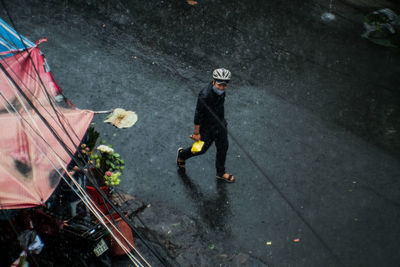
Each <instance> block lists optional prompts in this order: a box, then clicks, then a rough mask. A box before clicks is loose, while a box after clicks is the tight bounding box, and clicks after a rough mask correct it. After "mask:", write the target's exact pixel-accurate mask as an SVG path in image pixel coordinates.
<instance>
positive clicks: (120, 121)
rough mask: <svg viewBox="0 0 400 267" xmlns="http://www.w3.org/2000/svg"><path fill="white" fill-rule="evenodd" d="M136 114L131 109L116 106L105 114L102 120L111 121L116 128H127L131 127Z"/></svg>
mask: <svg viewBox="0 0 400 267" xmlns="http://www.w3.org/2000/svg"><path fill="white" fill-rule="evenodd" d="M137 120H138V116H137V115H136V113H135V112H133V111H127V110H125V109H123V108H116V109H114V111H113V112H112V113H111V114H110V115H108V116H107V118H106V119H105V121H104V122H106V123H111V124H112V125H114V126H115V127H117V128H129V127H132V126H133V125H134V124H135V123H136V121H137Z"/></svg>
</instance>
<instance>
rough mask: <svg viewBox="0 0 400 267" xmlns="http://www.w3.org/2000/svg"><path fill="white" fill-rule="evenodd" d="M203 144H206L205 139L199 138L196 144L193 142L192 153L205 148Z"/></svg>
mask: <svg viewBox="0 0 400 267" xmlns="http://www.w3.org/2000/svg"><path fill="white" fill-rule="evenodd" d="M203 146H204V141H201V140H199V141H197V142H194V144H193V146H192V150H191V151H192V153H198V152H200V151H201V149H202V148H203Z"/></svg>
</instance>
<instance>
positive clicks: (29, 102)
mask: <svg viewBox="0 0 400 267" xmlns="http://www.w3.org/2000/svg"><path fill="white" fill-rule="evenodd" d="M2 4H3V6H4V8H5V10H6V12H7V14H8V17H9V19H10V21H11V23H12V24H13V26H14V27H15V24H14V23H13V21H12V19H11V17H10V14H9V12H8V9H7V8H6V6H5V4H4V0H2ZM31 60H32V59H31ZM33 65H34V64H33ZM0 68H1V69H2V70H3V72H4V73H5V74H6V75H7V77H8V78H9V79H10V80H11V81H12V82H13V84H14V86H15V87H16V88H17V89H18V90H19V92H20V93H21V94H22V95H23V96H24V98H25V99H26V100H27V102H28V104H29V105H30V106H31V107H32V108H33V109H34V110H35V112H36V113H37V114H38V115H39V117H40V118H41V119H42V121H43V122H44V123H45V125H46V126H47V127H48V128H49V130H50V131H51V132H52V134H53V135H54V136H55V137H56V139H57V141H58V142H59V143H60V144H61V145H62V146H63V147H64V149H66V146H65V144H64V143H63V141H62V140H61V138H60V137H59V136H57V134H56V133H55V131H54V130H53V129H52V127H51V126H50V125H48V123H47V121H46V120H45V119H44V117H43V116H42V115H41V114H40V112H39V111H38V110H37V108H36V107H35V106H34V105H33V103H32V102H31V101H30V99H29V98H28V97H27V96H26V94H25V93H24V92H23V91H22V90H21V88H20V87H19V86H18V85H17V84H16V83H15V81H14V80H13V79H12V77H11V76H10V75H9V73H8V72H7V71H6V70H5V69H4V67H3V66H2V65H1V64H0ZM35 69H36V68H35ZM36 71H37V70H36ZM43 86H44V85H43ZM64 130H65V128H64ZM66 151H67V153H68V154H69V155H70V157H71V158H72V159H74V156H73V155H72V153H71V151H69V150H66ZM76 163H77V165H78V167H80V168H81V169H82V168H83V166H81V165H80V164H79V163H78V162H76ZM93 185H94V187H95V188H96V189H97V191H98V192H99V193H100V194H101V195H102V197H103V198H104V199H105V200H106V201H107V202H109V204H110V205H111V207H112V208H113V209H114V210H115V211H116V212H117V213H118V215H119V216H120V217H122V218H123V219H124V220H125V222H126V223H127V224H128V225H129V226H130V227H131V229H132V230H133V231H134V233H135V234H136V235H137V236H138V237H139V238H140V239H141V240H142V241H143V243H144V244H145V245H146V246H147V247H148V249H150V251H151V252H152V253H153V254H154V255H155V256H156V257H157V258H158V259H159V260H160V262H161V263H163V264H164V265H165V266H170V264H169V263H168V262H167V261H166V260H165V259H164V258H163V257H162V256H160V255H158V253H157V252H156V251H155V250H154V249H153V248H152V247H151V246H150V245H149V244H148V243H147V242H146V241H145V240H144V239H143V237H142V236H141V234H140V233H138V232H137V230H136V229H135V227H133V225H132V224H131V223H130V222H129V221H128V220H127V219H126V217H125V216H124V214H122V213H121V211H119V209H118V208H117V207H116V206H115V205H114V204H113V203H112V202H111V201H110V200H109V199H108V197H107V196H106V195H105V194H104V193H103V192H102V190H100V188H99V187H98V186H97V184H95V183H93Z"/></svg>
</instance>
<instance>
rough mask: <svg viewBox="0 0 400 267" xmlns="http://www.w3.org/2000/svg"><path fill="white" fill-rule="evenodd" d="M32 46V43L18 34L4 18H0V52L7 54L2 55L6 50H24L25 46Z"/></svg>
mask: <svg viewBox="0 0 400 267" xmlns="http://www.w3.org/2000/svg"><path fill="white" fill-rule="evenodd" d="M21 38H22V41H21ZM33 46H35V44H34V43H32V42H31V41H29V40H28V39H27V38H25V37H23V36H22V35H19V34H18V33H17V32H16V31H15V30H14V29H13V28H11V27H10V26H9V25H8V24H7V23H6V22H5V21H4V20H2V19H0V54H3V56H8V55H4V54H6V53H7V51H15V50H24V49H25V48H29V47H33ZM10 55H12V54H10Z"/></svg>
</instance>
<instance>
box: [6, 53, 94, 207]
mask: <svg viewBox="0 0 400 267" xmlns="http://www.w3.org/2000/svg"><path fill="white" fill-rule="evenodd" d="M28 52H29V53H28ZM0 64H1V65H2V67H1V69H0V209H20V208H29V207H34V206H37V205H42V204H43V203H44V202H45V201H46V200H47V199H48V198H49V197H50V195H51V194H52V192H53V191H54V190H55V188H56V186H57V185H58V183H59V181H60V179H61V176H60V173H63V172H64V171H63V166H66V165H68V163H69V162H70V161H71V157H70V154H69V153H68V152H67V151H66V149H65V147H67V148H68V150H69V151H70V153H71V154H74V153H75V151H76V149H77V148H78V146H79V143H80V141H81V140H82V138H83V136H84V134H85V132H86V130H87V128H88V127H89V125H90V123H91V121H92V119H93V112H92V111H90V110H78V109H75V108H73V107H71V106H70V105H68V104H66V103H65V101H60V100H59V101H58V102H57V101H55V97H56V96H57V95H59V93H60V92H61V91H60V89H59V87H58V86H57V84H56V83H55V81H54V79H53V76H52V74H51V72H49V71H47V70H46V64H45V60H44V57H43V56H42V55H41V53H40V51H39V48H37V47H32V48H29V49H28V50H25V51H23V52H19V53H16V54H13V55H12V56H7V57H0ZM59 96H60V95H59ZM58 99H59V98H58ZM61 99H62V98H61ZM39 114H41V115H39ZM49 126H50V128H51V129H53V131H51V130H50V129H49ZM54 133H56V135H57V136H58V137H59V140H61V141H62V142H61V143H60V141H59V140H58V139H57V138H56V137H55V135H54Z"/></svg>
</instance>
